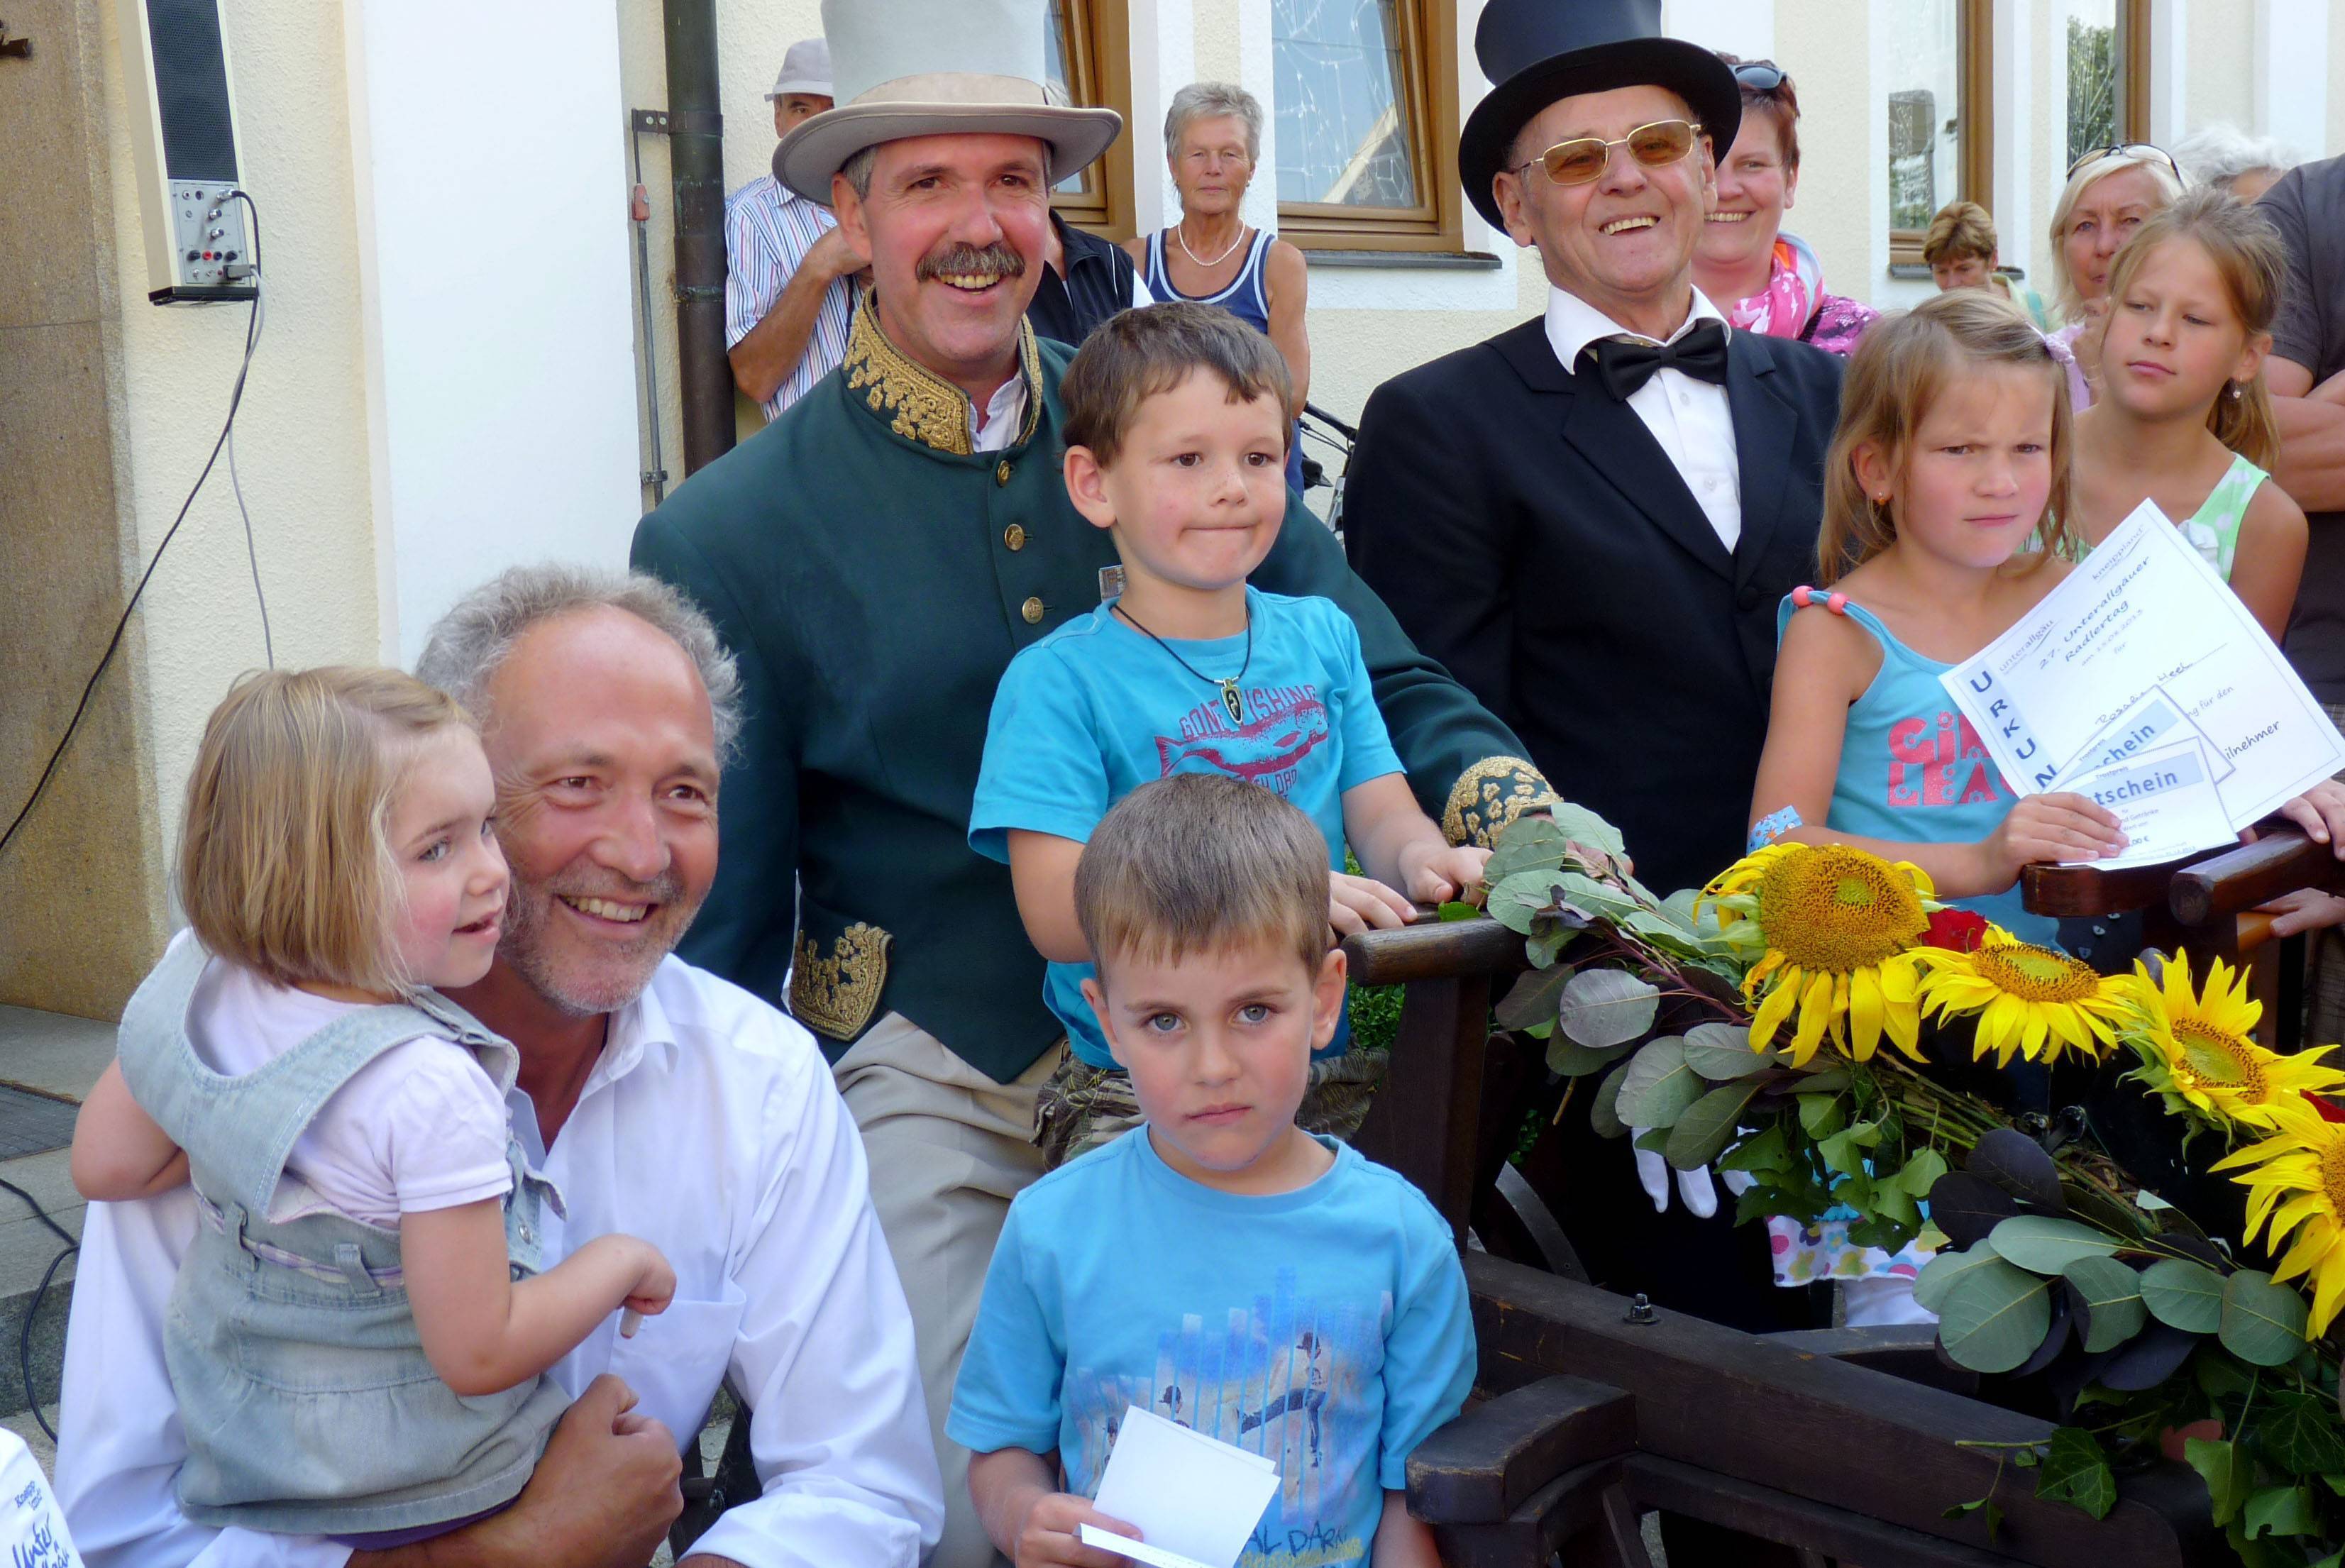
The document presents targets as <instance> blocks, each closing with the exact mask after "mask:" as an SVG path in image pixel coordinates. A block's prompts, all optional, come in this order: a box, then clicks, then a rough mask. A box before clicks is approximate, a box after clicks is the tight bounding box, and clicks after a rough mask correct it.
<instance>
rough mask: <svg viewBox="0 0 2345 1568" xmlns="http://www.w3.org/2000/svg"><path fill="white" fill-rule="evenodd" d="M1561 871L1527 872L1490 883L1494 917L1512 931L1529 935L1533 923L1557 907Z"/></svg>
mask: <svg viewBox="0 0 2345 1568" xmlns="http://www.w3.org/2000/svg"><path fill="white" fill-rule="evenodd" d="M1562 875H1563V874H1562V873H1561V872H1559V871H1523V872H1518V873H1516V874H1515V875H1512V876H1509V877H1508V878H1506V879H1505V880H1504V881H1494V882H1492V883H1491V884H1490V898H1489V909H1490V917H1491V918H1492V919H1494V920H1496V921H1497V923H1498V924H1499V925H1501V926H1505V927H1506V928H1507V929H1508V930H1509V931H1513V932H1518V933H1519V934H1520V935H1522V936H1529V935H1530V932H1531V921H1532V920H1533V919H1534V918H1535V917H1536V916H1538V914H1539V912H1540V911H1541V910H1544V909H1548V908H1549V907H1551V906H1553V905H1554V903H1555V886H1556V883H1557V881H1558V879H1559V878H1560V877H1561V876H1562Z"/></svg>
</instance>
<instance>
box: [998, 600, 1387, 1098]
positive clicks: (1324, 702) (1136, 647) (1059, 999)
mask: <svg viewBox="0 0 2345 1568" xmlns="http://www.w3.org/2000/svg"><path fill="white" fill-rule="evenodd" d="M1246 615H1247V619H1248V622H1249V625H1250V626H1251V628H1252V637H1253V651H1252V652H1251V654H1249V653H1248V651H1247V634H1246V633H1243V632H1242V633H1240V634H1239V635H1237V636H1234V637H1217V638H1212V639H1208V640H1205V641H1201V642H1171V646H1170V651H1169V652H1168V651H1167V650H1166V649H1165V648H1160V647H1158V646H1157V645H1156V643H1155V642H1152V641H1151V640H1150V639H1149V638H1148V637H1147V636H1146V635H1145V634H1143V633H1142V632H1139V631H1137V630H1135V629H1134V628H1133V627H1132V625H1131V623H1130V622H1126V621H1125V620H1124V619H1123V618H1122V616H1120V615H1117V614H1115V613H1114V612H1113V609H1112V602H1111V603H1109V604H1102V605H1101V606H1100V607H1099V608H1098V609H1096V610H1094V611H1092V612H1091V613H1090V614H1088V615H1079V616H1077V617H1075V619H1073V620H1072V621H1070V622H1067V623H1066V624H1065V625H1064V626H1061V627H1060V628H1059V629H1058V630H1057V631H1055V632H1051V634H1050V635H1049V636H1048V637H1045V638H1043V639H1042V640H1041V642H1037V643H1035V644H1034V645H1033V646H1032V647H1031V648H1029V649H1027V650H1026V651H1025V652H1022V653H1020V654H1019V655H1018V657H1016V658H1015V659H1012V660H1011V661H1010V668H1009V669H1008V670H1007V671H1006V672H1004V673H1003V674H1002V677H1001V684H1000V686H999V687H998V688H997V689H996V690H995V692H994V694H993V716H992V719H991V721H990V723H989V724H988V726H987V729H986V733H985V761H984V763H983V764H981V765H980V768H979V770H978V776H977V797H976V802H975V804H974V805H973V807H972V808H971V811H970V814H969V845H970V846H971V847H972V848H974V849H975V850H977V852H978V853H979V854H980V855H989V856H990V857H991V858H993V859H995V860H999V861H1004V862H1006V861H1008V860H1009V858H1010V830H1011V829H1012V828H1017V829H1021V830H1024V831H1026V832H1030V833H1047V834H1051V835H1056V836H1057V837H1060V838H1068V839H1072V840H1074V841H1075V842H1076V843H1077V844H1087V843H1089V842H1090V841H1091V830H1092V829H1093V828H1095V827H1097V826H1098V825H1099V821H1100V818H1101V817H1103V816H1105V815H1106V814H1107V812H1108V808H1109V807H1110V806H1112V805H1113V804H1115V803H1116V802H1117V801H1120V800H1122V798H1123V797H1124V796H1125V795H1128V794H1131V793H1132V791H1133V790H1136V789H1138V788H1139V787H1140V786H1141V785H1142V784H1147V783H1149V782H1150V781H1152V780H1154V779H1160V778H1163V777H1166V776H1167V775H1169V774H1180V773H1221V774H1230V775H1232V776H1233V777H1236V778H1243V779H1252V780H1253V781H1254V783H1256V784H1261V785H1263V786H1264V788H1266V789H1273V790H1276V791H1277V792H1278V793H1279V794H1281V795H1282V796H1284V798H1285V799H1286V800H1287V801H1289V802H1290V803H1292V804H1294V805H1295V806H1297V807H1299V808H1301V810H1302V812H1303V814H1304V815H1306V816H1308V817H1309V818H1310V819H1311V820H1312V821H1313V822H1315V823H1316V824H1319V831H1320V832H1321V834H1323V835H1325V837H1326V840H1327V864H1328V866H1329V868H1330V869H1333V870H1341V869H1342V868H1343V865H1344V792H1345V790H1348V789H1350V788H1352V787H1353V786H1354V785H1355V784H1365V783H1366V782H1367V781H1368V780H1370V779H1373V778H1381V777H1382V776H1383V775H1385V774H1396V773H1399V772H1401V771H1403V770H1402V768H1401V765H1400V757H1399V754H1397V753H1396V752H1395V751H1394V750H1393V745H1392V737H1391V736H1390V735H1389V734H1387V733H1386V730H1385V721H1384V716H1383V715H1382V714H1381V713H1377V712H1376V693H1375V692H1374V691H1373V690H1372V689H1371V688H1370V685H1369V683H1368V668H1367V663H1366V662H1365V660H1364V659H1362V658H1361V656H1360V633H1359V630H1358V628H1356V627H1355V626H1354V625H1353V624H1352V618H1351V617H1350V616H1349V615H1346V614H1345V613H1344V612H1343V610H1342V609H1341V608H1339V607H1338V606H1337V605H1336V604H1335V602H1333V601H1332V600H1326V599H1319V598H1304V599H1296V598H1289V597H1288V596H1286V595H1284V594H1280V593H1264V592H1258V591H1257V590H1255V589H1253V588H1249V589H1247V590H1246ZM1168 641H1169V640H1168ZM1175 653H1177V654H1178V655H1179V658H1177V659H1176V658H1175V657H1174V654H1175ZM1183 660H1185V661H1187V663H1188V664H1189V665H1190V666H1191V668H1190V669H1183V668H1182V661H1183ZM1241 669H1243V670H1244V672H1245V673H1244V677H1243V678H1241V679H1240V680H1239V683H1238V689H1239V693H1240V695H1241V697H1242V699H1243V706H1242V714H1241V716H1240V717H1239V718H1237V719H1234V720H1233V719H1232V718H1231V717H1230V714H1229V711H1228V710H1227V709H1226V708H1225V707H1223V703H1222V693H1221V688H1220V687H1219V686H1218V685H1216V684H1214V682H1217V681H1219V680H1220V679H1222V678H1223V677H1224V676H1237V674H1238V672H1239V671H1240V670H1241ZM1192 672H1194V673H1192ZM1201 676H1203V677H1211V680H1207V679H1202V678H1201ZM1092 972H1093V971H1092V968H1091V966H1090V965H1089V964H1052V965H1051V966H1049V970H1048V972H1047V974H1046V976H1045V977H1044V979H1043V982H1042V994H1043V997H1044V999H1045V1000H1046V1001H1048V1002H1049V1003H1050V1006H1051V1012H1053V1013H1055V1014H1056V1015H1058V1018H1059V1021H1060V1022H1061V1023H1062V1024H1064V1025H1066V1026H1067V1039H1068V1043H1069V1044H1070V1045H1071V1046H1072V1047H1074V1050H1075V1054H1076V1055H1078V1056H1080V1057H1082V1058H1083V1060H1085V1061H1087V1062H1089V1063H1091V1066H1093V1067H1114V1066H1115V1058H1114V1057H1112V1056H1111V1055H1109V1053H1108V1048H1107V1040H1106V1038H1105V1037H1103V1036H1102V1035H1101V1033H1100V1027H1099V1020H1098V1019H1097V1018H1095V1017H1092V1015H1091V1004H1089V1003H1088V1002H1085V1001H1084V1000H1083V991H1082V983H1083V981H1084V980H1086V979H1088V978H1089V977H1090V976H1091V974H1092ZM1349 1044H1350V1041H1349V1031H1348V1030H1347V1029H1346V1030H1338V1031H1337V1032H1336V1035H1335V1039H1334V1040H1332V1041H1331V1042H1329V1044H1328V1047H1327V1048H1326V1050H1325V1052H1323V1053H1321V1054H1322V1055H1335V1054H1338V1053H1340V1052H1342V1051H1344V1050H1345V1049H1346V1048H1348V1046H1349Z"/></svg>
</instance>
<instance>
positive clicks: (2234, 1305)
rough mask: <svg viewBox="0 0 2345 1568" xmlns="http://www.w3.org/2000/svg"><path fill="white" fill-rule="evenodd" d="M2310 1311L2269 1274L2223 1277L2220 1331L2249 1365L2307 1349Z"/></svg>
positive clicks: (2280, 1361) (2290, 1357)
mask: <svg viewBox="0 0 2345 1568" xmlns="http://www.w3.org/2000/svg"><path fill="white" fill-rule="evenodd" d="M2311 1315H2312V1314H2311V1309H2310V1308H2309V1306H2308V1305H2307V1304H2306V1302H2305V1300H2304V1297H2303V1295H2302V1294H2301V1293H2299V1292H2298V1291H2295V1290H2290V1289H2289V1288H2288V1287H2287V1286H2286V1285H2277V1284H2274V1283H2273V1282H2272V1277H2271V1276H2270V1275H2269V1274H2266V1273H2263V1272H2261V1271H2259V1270H2254V1269H2242V1270H2239V1271H2238V1273H2236V1274H2234V1275H2232V1276H2231V1277H2230V1278H2229V1279H2228V1280H2224V1281H2223V1312H2222V1318H2221V1323H2220V1327H2219V1329H2218V1333H2219V1334H2220V1335H2221V1338H2222V1340H2223V1348H2224V1349H2225V1350H2227V1351H2230V1352H2231V1354H2233V1355H2235V1356H2237V1357H2238V1358H2239V1360H2241V1361H2245V1362H2247V1363H2248V1364H2249V1365H2250V1366H2257V1367H2284V1366H2286V1365H2288V1363H2289V1362H2290V1361H2294V1360H2296V1356H2297V1352H2298V1351H2301V1350H2303V1349H2304V1329H2305V1323H2306V1320H2308V1319H2309V1318H2310V1316H2311ZM2249 1533H2250V1534H2253V1533H2254V1532H2253V1531H2252V1530H2250V1531H2249Z"/></svg>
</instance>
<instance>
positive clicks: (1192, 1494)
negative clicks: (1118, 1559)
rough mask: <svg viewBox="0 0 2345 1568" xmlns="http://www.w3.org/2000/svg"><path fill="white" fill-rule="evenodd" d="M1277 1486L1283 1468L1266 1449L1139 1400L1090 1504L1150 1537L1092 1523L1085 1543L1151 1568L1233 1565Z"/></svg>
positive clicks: (1083, 1534) (1227, 1567) (1232, 1567)
mask: <svg viewBox="0 0 2345 1568" xmlns="http://www.w3.org/2000/svg"><path fill="white" fill-rule="evenodd" d="M1277 1491H1278V1466H1277V1465H1275V1464H1274V1463H1272V1462H1270V1461H1269V1460H1267V1459H1265V1458H1264V1457H1263V1456H1262V1455H1261V1454H1258V1453H1248V1452H1245V1450H1244V1449H1242V1448H1233V1447H1232V1446H1231V1445H1230V1444H1228V1443H1225V1442H1221V1441H1219V1440H1218V1439H1215V1438H1210V1437H1207V1436H1205V1435H1204V1434H1203V1433H1202V1432H1196V1431H1190V1430H1189V1429H1188V1428H1187V1427H1185V1426H1182V1425H1179V1424H1178V1423H1176V1422H1173V1421H1166V1420H1165V1419H1164V1418H1163V1417H1162V1416H1161V1415H1158V1414H1156V1413H1155V1412H1154V1411H1148V1410H1143V1409H1142V1408H1140V1407H1139V1406H1137V1405H1134V1406H1132V1407H1131V1408H1129V1409H1127V1410H1126V1411H1124V1412H1123V1421H1122V1426H1121V1427H1120V1428H1119V1429H1118V1431H1117V1432H1116V1436H1115V1447H1114V1448H1112V1450H1110V1451H1109V1452H1108V1456H1107V1469H1106V1471H1105V1472H1104V1473H1102V1474H1101V1477H1100V1486H1099V1495H1098V1496H1096V1497H1094V1498H1093V1499H1092V1500H1091V1506H1092V1507H1093V1508H1096V1509H1098V1510H1099V1511H1100V1512H1101V1513H1104V1514H1106V1515H1108V1516H1109V1517H1110V1518H1112V1519H1121V1520H1122V1521H1124V1522H1126V1523H1129V1524H1132V1525H1134V1526H1136V1527H1138V1529H1139V1531H1140V1533H1141V1534H1142V1536H1143V1537H1144V1538H1145V1539H1144V1540H1143V1541H1132V1540H1130V1539H1128V1538H1126V1537H1124V1536H1122V1535H1115V1534H1111V1533H1109V1532H1107V1531H1104V1530H1101V1529H1099V1528H1097V1527H1095V1526H1093V1525H1089V1524H1086V1525H1084V1526H1082V1527H1081V1531H1080V1532H1079V1533H1080V1534H1081V1538H1082V1542H1083V1544H1084V1545H1086V1546H1096V1547H1098V1548H1100V1549H1101V1550H1102V1551H1106V1552H1120V1553H1123V1554H1124V1555H1125V1556H1127V1557H1129V1558H1132V1560H1133V1561H1134V1562H1139V1563H1149V1564H1151V1568H1235V1564H1236V1563H1237V1560H1238V1556H1239V1554H1240V1553H1243V1552H1244V1550H1245V1545H1246V1542H1247V1540H1248V1539H1249V1538H1250V1537H1251V1536H1252V1535H1253V1534H1254V1526H1255V1525H1256V1524H1259V1523H1260V1522H1262V1511H1263V1510H1264V1509H1265V1508H1267V1507H1268V1506H1270V1500H1271V1498H1272V1496H1273V1495H1274V1494H1275V1493H1276V1492H1277Z"/></svg>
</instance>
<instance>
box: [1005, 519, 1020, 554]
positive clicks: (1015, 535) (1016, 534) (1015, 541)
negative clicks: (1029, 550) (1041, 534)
mask: <svg viewBox="0 0 2345 1568" xmlns="http://www.w3.org/2000/svg"><path fill="white" fill-rule="evenodd" d="M1001 542H1002V543H1004V544H1006V545H1008V546H1009V547H1010V549H1012V550H1023V549H1025V548H1026V525H1025V524H1023V523H1020V522H1013V523H1011V524H1010V526H1009V527H1008V528H1005V529H1003V530H1002V531H1001Z"/></svg>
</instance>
